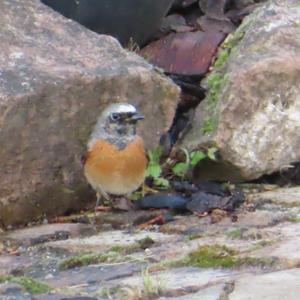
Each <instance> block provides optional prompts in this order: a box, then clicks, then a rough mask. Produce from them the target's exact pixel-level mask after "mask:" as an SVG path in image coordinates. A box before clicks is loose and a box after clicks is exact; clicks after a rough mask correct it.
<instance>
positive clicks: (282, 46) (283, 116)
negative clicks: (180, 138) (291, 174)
mask: <svg viewBox="0 0 300 300" xmlns="http://www.w3.org/2000/svg"><path fill="white" fill-rule="evenodd" d="M299 19H300V6H299V3H298V2H297V1H291V0H289V1H269V2H268V3H266V4H265V5H263V6H262V7H260V8H258V9H257V10H256V11H255V12H254V13H253V14H252V15H250V16H249V17H247V18H246V19H245V20H244V23H243V24H242V25H241V27H240V28H239V29H238V31H237V32H236V33H235V34H234V35H233V37H231V38H230V40H227V44H226V42H225V45H224V46H225V47H226V46H227V49H230V48H231V47H232V46H233V48H232V49H231V51H230V55H229V58H228V59H227V60H225V62H224V61H223V62H222V60H219V61H218V63H217V67H216V68H215V70H214V72H213V74H212V76H214V77H210V78H209V79H208V84H209V86H210V93H209V95H208V96H207V98H206V99H205V101H203V102H202V103H201V105H200V106H199V107H198V109H197V112H196V117H195V120H194V124H193V129H192V130H191V132H190V133H189V135H188V136H187V137H186V139H185V141H184V142H183V144H184V146H185V147H187V148H189V149H194V148H201V147H207V146H211V145H213V146H215V147H217V148H218V149H219V153H220V160H219V161H218V162H205V163H203V164H202V165H201V164H200V165H199V168H197V170H196V172H195V176H196V177H197V178H201V177H206V178H210V179H219V180H236V181H238V180H244V179H248V180H249V179H254V178H258V177H260V176H261V175H263V174H269V173H272V172H274V171H279V170H282V169H284V168H286V167H287V166H289V165H290V164H291V163H292V162H296V161H299V160H300V147H299V146H300V114H299V111H300V98H299V97H300V96H299V95H300V58H299V51H300V40H299V39H297V38H296V37H297V36H299V34H300V26H299ZM239 40H240V41H239ZM238 41H239V42H238ZM222 57H223V60H224V58H226V53H225V52H224V51H223V52H222Z"/></svg>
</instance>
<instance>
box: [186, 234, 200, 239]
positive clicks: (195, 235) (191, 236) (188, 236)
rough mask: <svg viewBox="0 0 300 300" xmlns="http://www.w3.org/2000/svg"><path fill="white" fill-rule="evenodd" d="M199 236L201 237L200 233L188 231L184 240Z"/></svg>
mask: <svg viewBox="0 0 300 300" xmlns="http://www.w3.org/2000/svg"><path fill="white" fill-rule="evenodd" d="M200 237H201V235H200V234H199V233H190V234H188V235H187V236H185V240H187V241H192V240H196V239H198V238H200Z"/></svg>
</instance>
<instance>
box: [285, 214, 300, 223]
mask: <svg viewBox="0 0 300 300" xmlns="http://www.w3.org/2000/svg"><path fill="white" fill-rule="evenodd" d="M287 221H288V222H292V223H298V222H300V216H298V215H290V216H289V217H288V218H287Z"/></svg>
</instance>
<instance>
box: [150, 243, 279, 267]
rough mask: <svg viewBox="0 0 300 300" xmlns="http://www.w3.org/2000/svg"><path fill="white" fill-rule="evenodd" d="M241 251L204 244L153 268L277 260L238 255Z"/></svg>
mask: <svg viewBox="0 0 300 300" xmlns="http://www.w3.org/2000/svg"><path fill="white" fill-rule="evenodd" d="M238 255H239V253H238V252H236V251H234V250H232V249H230V248H228V247H226V246H222V245H204V246H200V247H199V248H198V249H196V250H194V251H192V252H190V253H189V254H188V255H186V256H185V257H183V258H181V259H177V260H176V259H175V260H168V261H164V262H161V263H159V264H157V265H155V266H153V269H156V270H157V269H166V268H169V267H173V268H178V267H185V266H190V267H199V268H237V267H241V266H243V265H248V266H249V265H251V266H261V267H265V266H273V265H274V263H275V260H274V259H273V258H272V259H270V258H268V257H267V258H265V257H262V258H257V257H248V256H246V257H242V258H241V257H238Z"/></svg>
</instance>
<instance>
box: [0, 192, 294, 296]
mask: <svg viewBox="0 0 300 300" xmlns="http://www.w3.org/2000/svg"><path fill="white" fill-rule="evenodd" d="M280 196H282V197H280ZM293 197H294V198H295V188H290V189H289V188H273V189H272V191H261V192H258V191H257V190H251V187H250V188H248V190H247V201H246V202H245V203H244V205H243V206H241V207H240V208H239V209H238V210H237V211H235V212H234V213H230V214H229V213H226V214H220V212H218V214H217V215H218V216H219V218H217V219H216V217H215V216H214V215H215V214H216V213H215V212H212V213H211V214H209V215H206V216H203V217H197V216H195V215H192V214H186V215H176V216H175V218H174V220H173V221H172V222H169V223H166V224H164V225H160V226H158V225H150V226H146V227H145V228H144V229H140V226H139V224H138V222H137V219H135V218H129V217H128V215H132V213H131V212H128V213H122V214H121V213H115V212H105V213H103V212H98V213H97V218H96V225H95V226H94V227H93V226H92V225H88V224H74V223H68V222H69V221H70V220H71V219H72V220H74V219H80V218H79V217H78V216H71V217H66V218H61V219H60V222H61V223H57V224H44V225H39V226H34V227H31V228H24V229H17V230H14V231H8V232H3V233H2V234H1V236H0V241H1V245H2V246H1V248H0V251H1V252H0V253H1V254H0V299H1V300H2V299H3V300H4V299H20V300H24V299H38V300H53V299H55V300H56V299H73V300H75V299H129V300H130V299H132V300H135V299H160V300H163V299H178V300H185V299H220V298H221V299H222V297H225V299H239V300H240V299H270V300H273V299H292V300H293V299H298V298H297V296H295V295H298V293H299V291H297V289H299V284H298V281H297V280H298V278H299V272H300V269H299V265H300V254H299V253H300V235H299V232H300V218H299V206H298V205H297V201H290V199H292V198H293ZM269 198H272V199H275V200H276V201H275V200H274V201H271V202H270V201H262V203H260V204H261V205H257V203H258V202H259V201H258V199H269ZM159 212H160V211H156V212H155V214H154V215H158V214H159ZM147 213H148V214H149V217H151V216H153V212H152V211H149V212H145V211H144V212H143V217H144V218H142V219H140V222H142V221H143V220H144V219H147V218H146V215H147ZM85 216H86V219H91V218H92V217H93V214H86V215H85ZM108 216H110V217H109V218H108ZM114 217H115V218H114ZM122 217H123V228H120V220H121V218H122ZM103 218H104V219H105V220H106V225H107V226H104V224H105V222H104V221H103ZM113 220H115V222H116V223H117V224H119V225H118V226H117V227H116V226H115V224H114V222H113ZM63 221H64V222H67V223H63ZM114 228H116V229H114ZM57 232H68V234H65V235H60V237H59V238H57V239H55V238H53V237H55V236H56V235H55V234H56V233H57ZM45 236H47V237H50V238H48V239H46V238H45ZM32 240H33V241H37V240H38V241H39V243H35V242H34V243H32V242H31V241H32ZM278 282H280V283H281V284H278ZM249 283H251V285H249ZM274 285H275V287H274ZM282 286H285V287H287V288H284V289H281V287H282ZM277 287H278V288H277ZM250 291H251V293H250ZM250 295H251V297H252V298H249V297H250ZM276 295H277V296H276ZM226 297H227V298H226ZM247 297H248V298H247ZM276 297H277V298H276Z"/></svg>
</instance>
